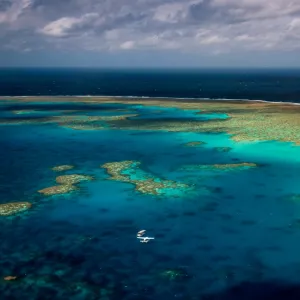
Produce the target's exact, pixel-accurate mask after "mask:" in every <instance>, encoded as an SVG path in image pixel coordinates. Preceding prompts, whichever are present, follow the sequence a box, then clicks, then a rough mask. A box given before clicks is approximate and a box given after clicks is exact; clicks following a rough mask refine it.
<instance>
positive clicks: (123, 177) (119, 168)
mask: <svg viewBox="0 0 300 300" xmlns="http://www.w3.org/2000/svg"><path fill="white" fill-rule="evenodd" d="M139 166H140V162H138V161H130V160H127V161H121V162H110V163H105V164H104V165H102V166H101V167H102V168H104V169H106V172H107V173H108V174H109V175H110V178H108V179H109V180H117V181H122V182H127V183H131V184H134V185H135V190H136V191H138V192H140V193H142V194H151V195H161V194H165V193H167V191H166V190H168V189H169V190H179V191H180V190H185V189H188V188H189V186H188V185H187V184H184V183H178V182H175V181H172V180H164V179H160V178H156V177H154V176H153V175H152V174H148V173H146V172H144V171H142V170H140V169H139Z"/></svg>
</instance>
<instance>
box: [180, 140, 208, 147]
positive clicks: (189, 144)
mask: <svg viewBox="0 0 300 300" xmlns="http://www.w3.org/2000/svg"><path fill="white" fill-rule="evenodd" d="M203 145H206V143H205V142H202V141H195V142H188V143H185V144H184V146H185V147H199V146H203Z"/></svg>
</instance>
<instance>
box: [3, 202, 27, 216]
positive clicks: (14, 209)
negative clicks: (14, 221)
mask: <svg viewBox="0 0 300 300" xmlns="http://www.w3.org/2000/svg"><path fill="white" fill-rule="evenodd" d="M31 206H32V204H31V203H29V202H11V203H4V204H0V216H10V215H14V214H17V213H20V212H23V211H26V210H28V209H29V208H31Z"/></svg>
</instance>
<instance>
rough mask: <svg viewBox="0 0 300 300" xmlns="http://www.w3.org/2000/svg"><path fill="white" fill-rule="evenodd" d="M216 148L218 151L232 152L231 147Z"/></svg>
mask: <svg viewBox="0 0 300 300" xmlns="http://www.w3.org/2000/svg"><path fill="white" fill-rule="evenodd" d="M214 149H215V150H216V151H218V152H230V151H231V150H232V148H231V147H214Z"/></svg>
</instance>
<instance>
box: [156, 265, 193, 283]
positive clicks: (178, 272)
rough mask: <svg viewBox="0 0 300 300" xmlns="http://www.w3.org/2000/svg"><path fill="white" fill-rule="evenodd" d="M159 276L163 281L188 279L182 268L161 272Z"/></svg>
mask: <svg viewBox="0 0 300 300" xmlns="http://www.w3.org/2000/svg"><path fill="white" fill-rule="evenodd" d="M160 276H161V277H162V278H163V279H167V280H170V281H181V280H184V279H188V278H189V277H190V276H189V274H188V273H187V272H186V270H184V269H183V268H175V269H168V270H165V271H162V272H161V273H160Z"/></svg>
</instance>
